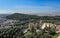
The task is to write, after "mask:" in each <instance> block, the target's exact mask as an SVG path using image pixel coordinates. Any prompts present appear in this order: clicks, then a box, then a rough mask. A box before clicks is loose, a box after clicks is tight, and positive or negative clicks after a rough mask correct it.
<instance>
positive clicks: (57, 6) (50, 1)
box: [0, 0, 60, 14]
mask: <svg viewBox="0 0 60 38" xmlns="http://www.w3.org/2000/svg"><path fill="white" fill-rule="evenodd" d="M15 12H19V13H32V14H52V13H54V14H60V0H0V14H9V13H10V14H11V13H15Z"/></svg>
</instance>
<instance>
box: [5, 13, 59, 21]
mask: <svg viewBox="0 0 60 38" xmlns="http://www.w3.org/2000/svg"><path fill="white" fill-rule="evenodd" d="M6 18H7V19H15V20H28V19H41V20H60V16H36V15H28V14H20V13H14V14H12V15H8V16H6Z"/></svg>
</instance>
